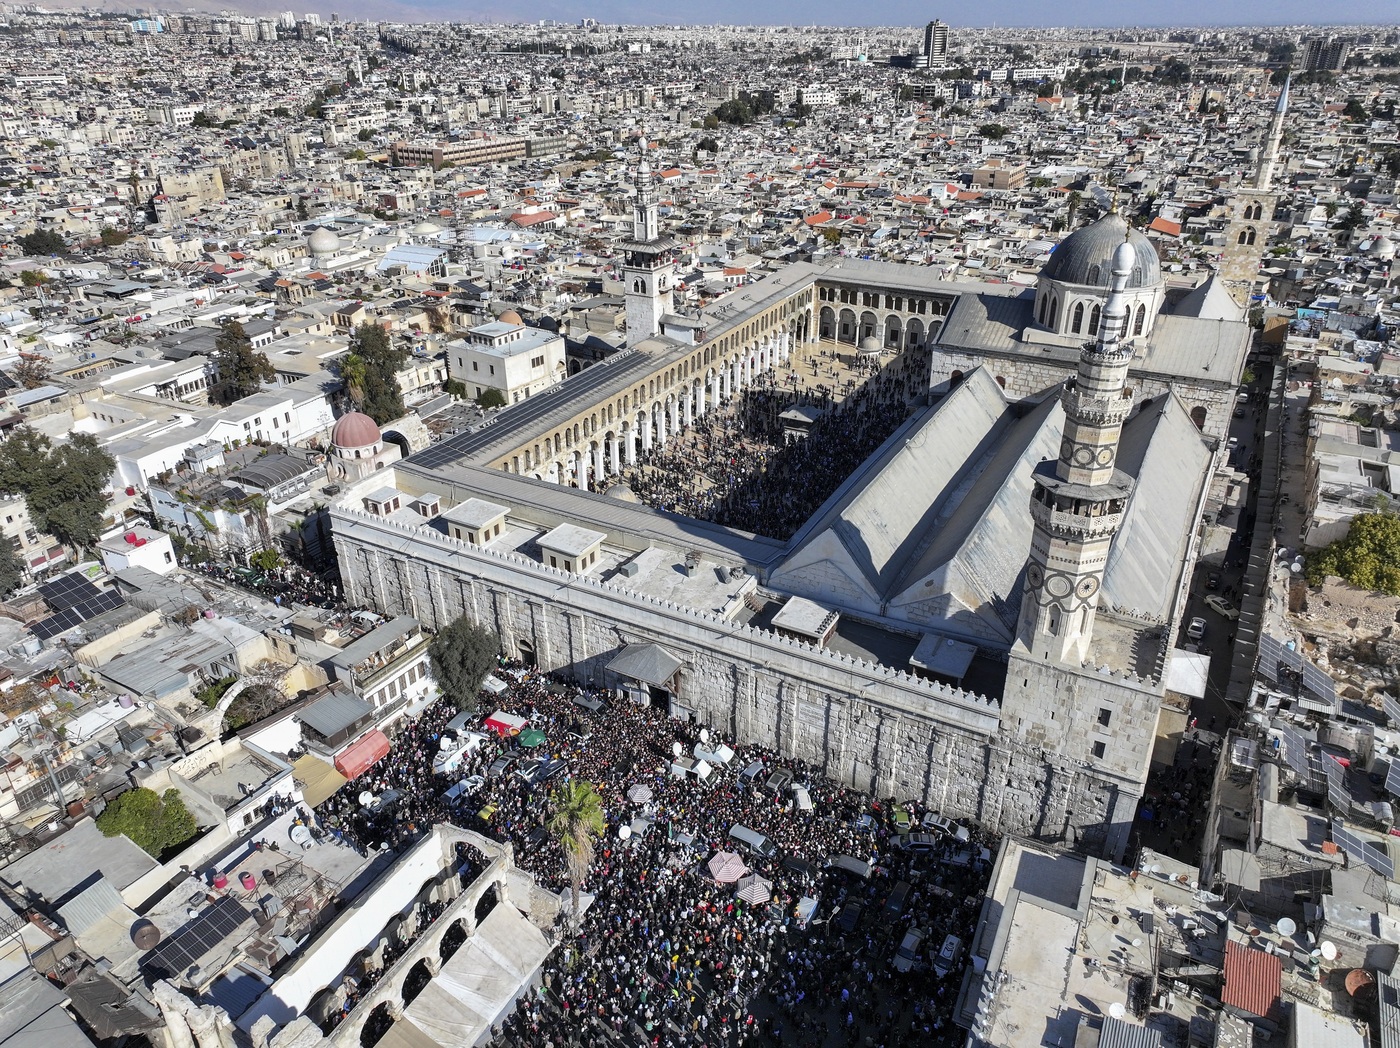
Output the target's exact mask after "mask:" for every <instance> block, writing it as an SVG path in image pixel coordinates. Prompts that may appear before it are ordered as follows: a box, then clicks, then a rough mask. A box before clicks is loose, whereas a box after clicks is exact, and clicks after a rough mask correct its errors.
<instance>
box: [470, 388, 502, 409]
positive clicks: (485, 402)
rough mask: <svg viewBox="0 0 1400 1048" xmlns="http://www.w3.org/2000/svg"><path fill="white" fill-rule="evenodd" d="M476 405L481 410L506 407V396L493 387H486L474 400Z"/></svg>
mask: <svg viewBox="0 0 1400 1048" xmlns="http://www.w3.org/2000/svg"><path fill="white" fill-rule="evenodd" d="M476 403H477V405H478V406H479V407H483V408H503V407H505V406H506V395H505V394H504V393H502V392H501V391H500V390H499V389H496V388H495V387H494V386H487V387H486V388H485V389H483V390H482V391H481V395H480V396H479V397H477V398H476Z"/></svg>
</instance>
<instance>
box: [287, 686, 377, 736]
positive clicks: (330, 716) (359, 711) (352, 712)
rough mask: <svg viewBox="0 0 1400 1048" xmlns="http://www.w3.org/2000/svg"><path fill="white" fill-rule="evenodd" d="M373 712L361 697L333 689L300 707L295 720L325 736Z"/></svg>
mask: <svg viewBox="0 0 1400 1048" xmlns="http://www.w3.org/2000/svg"><path fill="white" fill-rule="evenodd" d="M372 713H374V707H373V706H371V705H370V704H369V703H367V702H365V701H364V700H363V699H358V698H356V697H355V696H354V695H348V694H346V693H344V692H338V691H333V692H331V693H330V694H329V695H323V696H321V697H320V698H319V699H317V700H316V701H315V702H312V703H309V704H308V705H306V706H304V707H302V710H301V712H300V713H298V714H297V720H299V721H301V722H302V723H303V724H305V725H306V726H307V727H309V728H311V729H313V730H314V731H316V732H317V733H318V734H320V735H322V736H324V737H325V738H330V737H331V736H332V735H334V734H335V733H336V732H339V731H344V730H345V729H346V728H348V727H350V725H352V724H354V723H355V722H356V721H357V720H360V719H361V718H363V717H368V716H370V715H371V714H372Z"/></svg>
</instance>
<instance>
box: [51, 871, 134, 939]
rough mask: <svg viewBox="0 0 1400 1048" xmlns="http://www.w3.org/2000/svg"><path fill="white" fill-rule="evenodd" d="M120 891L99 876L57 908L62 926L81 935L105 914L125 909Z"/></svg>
mask: <svg viewBox="0 0 1400 1048" xmlns="http://www.w3.org/2000/svg"><path fill="white" fill-rule="evenodd" d="M126 908H127V907H126V903H125V902H123V901H122V897H121V893H120V892H118V891H117V889H116V888H114V887H112V882H111V881H109V880H107V878H106V877H99V878H98V879H97V880H96V881H94V882H93V883H92V884H91V885H89V886H88V887H87V888H84V889H83V890H82V891H80V892H79V893H78V894H77V895H75V896H73V898H71V899H69V900H68V901H67V902H66V903H64V904H63V905H62V906H60V907H59V908H58V915H59V917H61V918H62V919H63V926H64V927H65V928H67V929H68V930H69V931H70V932H72V933H73V934H74V935H81V934H82V933H83V932H85V931H87V930H88V929H89V928H91V927H92V926H93V925H94V924H96V923H97V922H98V921H100V920H102V919H103V918H105V917H106V916H107V914H109V913H112V912H113V911H115V910H125V909H126Z"/></svg>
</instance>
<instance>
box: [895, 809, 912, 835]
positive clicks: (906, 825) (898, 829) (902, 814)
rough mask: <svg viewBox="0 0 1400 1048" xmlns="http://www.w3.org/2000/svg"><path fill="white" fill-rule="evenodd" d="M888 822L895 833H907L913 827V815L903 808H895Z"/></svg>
mask: <svg viewBox="0 0 1400 1048" xmlns="http://www.w3.org/2000/svg"><path fill="white" fill-rule="evenodd" d="M890 823H891V824H892V825H893V826H894V832H895V833H908V832H909V831H910V830H911V829H913V827H914V817H913V816H912V815H910V814H909V813H908V812H907V811H905V810H904V809H903V808H896V809H895V810H894V814H893V815H891V816H890Z"/></svg>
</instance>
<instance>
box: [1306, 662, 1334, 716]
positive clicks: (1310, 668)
mask: <svg viewBox="0 0 1400 1048" xmlns="http://www.w3.org/2000/svg"><path fill="white" fill-rule="evenodd" d="M1303 690H1304V691H1306V692H1307V693H1308V694H1309V695H1311V696H1312V697H1313V698H1315V699H1317V700H1318V701H1319V702H1325V703H1327V704H1328V705H1329V706H1330V707H1331V708H1332V709H1333V711H1335V710H1336V709H1337V684H1336V682H1335V681H1334V680H1332V678H1331V676H1329V675H1328V674H1326V673H1323V672H1322V670H1320V669H1318V668H1317V667H1316V666H1314V665H1313V664H1312V663H1311V662H1305V663H1303Z"/></svg>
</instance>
